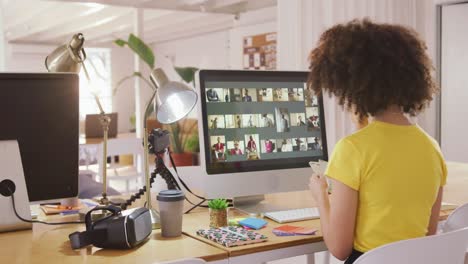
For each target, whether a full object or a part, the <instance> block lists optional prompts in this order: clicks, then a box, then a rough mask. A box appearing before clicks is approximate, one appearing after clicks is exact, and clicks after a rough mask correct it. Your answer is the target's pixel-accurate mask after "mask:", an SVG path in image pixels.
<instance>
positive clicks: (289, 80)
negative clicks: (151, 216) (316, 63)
mask: <svg viewBox="0 0 468 264" xmlns="http://www.w3.org/2000/svg"><path fill="white" fill-rule="evenodd" d="M307 75H308V73H307V72H285V71H235V70H201V71H200V72H199V73H198V77H197V78H198V79H197V84H198V87H197V89H198V92H199V95H200V96H199V98H200V100H199V103H198V105H199V107H200V109H199V110H200V111H199V115H200V116H199V121H200V122H199V131H200V146H201V151H200V159H201V160H200V161H201V162H200V163H201V174H202V176H200V177H201V178H200V179H199V180H200V181H201V182H202V185H201V186H200V188H201V189H202V190H203V191H204V192H205V195H206V196H207V197H208V198H217V197H225V198H235V199H237V200H238V201H241V200H243V199H242V197H244V196H254V195H263V194H267V193H276V192H288V191H296V190H304V189H307V188H308V182H309V178H310V176H311V173H312V170H311V169H310V166H309V164H308V163H309V162H310V161H317V160H319V159H322V160H328V153H327V141H326V131H325V122H324V121H325V119H324V111H323V101H322V97H321V96H316V95H314V94H313V92H312V90H310V89H307V86H306V80H307ZM195 177H196V176H195ZM247 200H248V199H247ZM253 200H258V199H253ZM236 206H237V205H236Z"/></svg>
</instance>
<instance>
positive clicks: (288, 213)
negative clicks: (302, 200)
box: [265, 207, 320, 224]
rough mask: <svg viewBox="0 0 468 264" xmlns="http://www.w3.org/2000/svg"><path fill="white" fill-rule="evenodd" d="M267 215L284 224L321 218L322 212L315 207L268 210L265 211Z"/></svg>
mask: <svg viewBox="0 0 468 264" xmlns="http://www.w3.org/2000/svg"><path fill="white" fill-rule="evenodd" d="M265 216H266V217H268V218H270V219H272V220H274V221H276V222H278V223H281V224H282V223H289V222H296V221H302V220H310V219H317V218H320V213H319V210H318V208H317V207H314V208H300V209H293V210H285V211H276V212H268V213H265Z"/></svg>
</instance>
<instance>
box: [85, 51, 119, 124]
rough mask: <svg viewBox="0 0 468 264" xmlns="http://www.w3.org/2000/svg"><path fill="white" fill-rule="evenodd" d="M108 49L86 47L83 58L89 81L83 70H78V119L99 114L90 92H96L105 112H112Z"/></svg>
mask: <svg viewBox="0 0 468 264" xmlns="http://www.w3.org/2000/svg"><path fill="white" fill-rule="evenodd" d="M110 54H111V53H110V49H105V48H87V49H86V55H87V58H86V60H85V65H86V69H87V70H88V73H89V77H90V79H91V81H90V82H88V80H87V79H86V74H85V72H84V70H81V72H80V120H84V119H85V117H86V115H88V114H99V113H100V112H99V107H98V105H97V103H96V101H95V99H94V96H93V94H92V92H94V93H96V94H97V95H98V97H99V100H100V102H101V104H102V107H103V108H104V111H105V112H106V113H110V112H112V84H111V83H112V79H111V64H110V63H111V58H110Z"/></svg>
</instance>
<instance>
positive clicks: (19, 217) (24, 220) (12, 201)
mask: <svg viewBox="0 0 468 264" xmlns="http://www.w3.org/2000/svg"><path fill="white" fill-rule="evenodd" d="M11 203H12V204H13V211H14V212H15V215H16V217H18V219H19V220H21V221H23V222H26V223H38V224H45V225H71V224H84V223H85V222H83V221H74V222H60V223H59V222H57V223H48V222H43V221H39V220H28V219H24V218H23V217H21V216H20V215H19V214H18V212H17V211H16V205H15V195H14V194H12V195H11Z"/></svg>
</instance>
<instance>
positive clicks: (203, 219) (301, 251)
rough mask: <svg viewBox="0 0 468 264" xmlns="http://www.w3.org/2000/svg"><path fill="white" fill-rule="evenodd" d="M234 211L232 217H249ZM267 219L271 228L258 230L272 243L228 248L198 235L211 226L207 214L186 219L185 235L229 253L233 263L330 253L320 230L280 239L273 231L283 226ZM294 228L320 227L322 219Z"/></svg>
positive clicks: (304, 222) (199, 213)
mask: <svg viewBox="0 0 468 264" xmlns="http://www.w3.org/2000/svg"><path fill="white" fill-rule="evenodd" d="M233 211H234V212H230V213H229V215H230V216H231V217H246V215H245V214H242V213H241V212H239V211H237V210H235V209H233ZM265 220H266V221H268V225H267V227H265V228H263V229H261V230H257V231H256V232H258V233H261V234H263V235H265V236H267V237H268V241H266V242H262V243H257V244H251V245H245V246H240V247H231V248H226V247H224V246H222V245H219V244H217V243H215V242H213V241H211V240H208V239H205V238H203V237H200V236H198V235H197V234H196V231H197V230H198V229H203V228H207V225H208V223H209V215H208V213H207V212H197V213H191V214H189V215H186V216H185V217H184V227H183V231H184V234H186V235H188V236H191V237H193V238H195V239H199V240H200V241H203V242H205V243H207V244H210V245H212V246H214V247H217V248H219V249H223V250H226V251H227V252H228V254H229V263H230V264H233V263H263V262H266V261H272V260H276V259H281V258H287V257H293V256H298V255H305V254H311V253H314V252H320V251H325V250H327V249H326V247H325V244H324V243H323V237H322V234H321V232H320V231H318V232H317V234H316V235H310V236H276V235H274V234H273V233H272V230H273V228H275V227H278V226H280V225H283V224H279V223H276V222H274V221H271V220H269V219H267V218H265ZM294 225H296V226H303V227H316V228H320V220H318V219H317V220H309V221H301V222H295V223H294ZM261 253H263V254H261ZM253 259H255V261H253ZM312 263H313V262H312Z"/></svg>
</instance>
